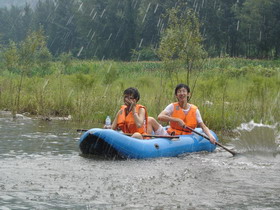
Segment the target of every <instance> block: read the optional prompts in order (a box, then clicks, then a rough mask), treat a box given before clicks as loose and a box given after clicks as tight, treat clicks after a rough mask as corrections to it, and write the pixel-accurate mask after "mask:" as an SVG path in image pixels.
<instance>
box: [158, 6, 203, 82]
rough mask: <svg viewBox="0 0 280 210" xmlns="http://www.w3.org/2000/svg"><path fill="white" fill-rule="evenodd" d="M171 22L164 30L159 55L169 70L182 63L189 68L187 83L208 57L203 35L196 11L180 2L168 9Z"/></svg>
mask: <svg viewBox="0 0 280 210" xmlns="http://www.w3.org/2000/svg"><path fill="white" fill-rule="evenodd" d="M168 17H169V22H168V25H167V29H166V30H165V31H164V32H163V34H162V38H161V42H160V47H159V56H160V58H161V59H162V60H163V61H164V63H165V64H166V67H167V68H168V70H169V72H170V73H172V71H174V69H176V68H178V67H179V66H180V65H181V64H183V65H184V67H185V68H186V69H187V83H189V82H190V73H191V71H192V70H193V69H199V68H200V67H201V62H202V61H203V60H204V58H205V57H206V52H205V51H204V49H203V47H202V36H201V34H200V31H199V26H200V25H199V21H198V18H197V17H196V15H195V13H194V12H193V11H192V10H191V9H188V8H186V5H185V4H179V5H178V6H177V7H174V8H172V9H170V10H168Z"/></svg>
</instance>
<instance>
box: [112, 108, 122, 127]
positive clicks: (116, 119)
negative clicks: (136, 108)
mask: <svg viewBox="0 0 280 210" xmlns="http://www.w3.org/2000/svg"><path fill="white" fill-rule="evenodd" d="M120 112H121V110H119V111H118V113H117V114H116V117H115V119H114V121H113V123H112V126H111V129H113V130H117V123H118V117H119V114H120Z"/></svg>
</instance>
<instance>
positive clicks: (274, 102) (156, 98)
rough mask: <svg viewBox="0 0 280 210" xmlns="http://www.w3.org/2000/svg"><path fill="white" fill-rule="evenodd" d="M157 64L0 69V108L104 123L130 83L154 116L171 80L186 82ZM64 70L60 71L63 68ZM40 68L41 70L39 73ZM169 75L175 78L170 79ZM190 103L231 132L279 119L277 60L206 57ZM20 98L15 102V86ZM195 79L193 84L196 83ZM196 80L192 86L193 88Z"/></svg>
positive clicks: (169, 95) (169, 93)
mask: <svg viewBox="0 0 280 210" xmlns="http://www.w3.org/2000/svg"><path fill="white" fill-rule="evenodd" d="M163 67H164V64H163V63H160V62H114V61H75V60H71V62H69V63H67V65H66V64H64V63H63V62H60V61H57V62H52V63H50V67H49V68H48V71H49V72H47V71H46V69H43V68H41V69H38V68H37V66H30V69H29V70H30V71H29V72H35V69H36V71H37V73H36V74H35V73H34V75H31V74H29V75H28V76H26V77H25V78H24V80H22V81H21V75H20V74H18V73H15V72H10V71H8V70H5V69H1V75H0V109H1V110H13V109H15V107H17V106H18V113H24V112H28V113H30V114H32V115H42V116H45V117H49V116H68V115H71V116H72V118H73V120H75V121H79V122H88V123H91V122H96V123H98V122H99V123H100V122H103V121H104V119H105V117H106V115H110V116H114V115H115V114H116V112H117V110H118V109H119V107H120V105H121V104H122V103H123V101H122V100H123V99H122V92H123V90H124V89H125V88H127V87H130V86H134V87H137V88H138V89H139V91H140V93H141V99H140V101H139V102H140V103H141V104H143V105H145V106H147V108H148V112H149V115H151V116H153V117H157V115H158V114H159V112H160V111H161V110H162V109H164V108H165V106H166V105H168V104H169V103H170V102H173V101H174V100H175V98H174V93H173V91H174V84H172V83H171V80H174V81H176V83H181V82H186V79H187V73H186V71H184V70H180V71H179V72H178V75H179V77H177V76H176V75H171V76H170V74H167V73H166V71H165V70H164V69H163ZM62 70H64V73H63V71H62ZM40 71H42V72H40ZM170 77H173V78H170ZM195 77H196V81H192V80H191V81H190V84H189V85H190V87H191V90H192V98H191V103H194V104H196V105H197V106H198V107H199V108H200V110H201V112H202V115H203V118H204V121H205V122H206V124H207V125H208V126H209V127H211V129H214V130H222V129H223V130H230V129H233V128H235V127H236V126H238V125H240V123H242V122H248V121H250V120H255V121H257V122H260V121H262V122H264V123H269V124H272V123H275V122H279V121H280V112H279V107H280V95H279V92H280V80H279V77H280V68H279V61H261V60H246V59H238V58H220V59H217V58H216V59H209V60H208V61H207V62H206V64H205V66H204V68H203V70H201V71H195V72H193V78H195ZM20 83H21V97H20V99H19V100H20V101H19V103H18V86H19V84H20ZM195 83H196V84H195ZM194 84H195V86H194Z"/></svg>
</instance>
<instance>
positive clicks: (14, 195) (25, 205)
mask: <svg viewBox="0 0 280 210" xmlns="http://www.w3.org/2000/svg"><path fill="white" fill-rule="evenodd" d="M249 124H250V123H249ZM251 124H252V123H251ZM246 125H247V124H246ZM252 126H253V127H254V129H257V130H258V131H257V132H256V130H254V129H251V130H250V128H246V126H243V127H240V128H238V129H239V130H238V132H239V135H240V136H239V138H238V139H237V140H232V141H231V144H230V145H226V146H228V147H229V148H231V149H235V150H237V149H238V151H241V153H242V154H241V155H239V156H236V157H232V156H231V154H230V153H228V152H226V151H224V150H223V149H220V148H218V149H217V150H216V151H215V152H214V153H197V154H188V155H183V156H180V157H177V158H158V159H150V160H104V159H100V158H99V159H97V158H94V159H92V158H91V159H88V158H84V157H82V156H80V155H79V149H78V144H77V143H78V139H79V134H78V133H76V128H79V127H78V126H77V125H75V124H72V123H70V122H68V121H61V120H52V121H50V122H46V121H42V120H37V119H29V118H18V119H16V120H13V119H12V118H11V117H10V115H9V114H7V113H3V112H2V113H1V115H0V170H1V172H0V209H279V206H280V199H279V198H280V175H279V174H280V154H279V147H278V145H277V144H275V141H277V140H278V134H277V133H276V132H275V131H276V130H277V129H276V128H274V127H269V128H268V129H265V131H259V128H260V129H263V127H265V126H262V125H260V126H259V128H258V126H256V125H254V124H253V125H251V127H252ZM260 133H261V135H260ZM266 135H267V136H266ZM260 136H262V138H264V141H267V142H268V144H269V146H268V147H267V146H266V144H260V143H259V142H258V141H257V140H256V139H259V138H260ZM256 142H257V143H256ZM261 142H262V143H263V139H261ZM258 143H259V144H258ZM256 144H257V149H256ZM252 148H253V149H252ZM262 148H263V149H262Z"/></svg>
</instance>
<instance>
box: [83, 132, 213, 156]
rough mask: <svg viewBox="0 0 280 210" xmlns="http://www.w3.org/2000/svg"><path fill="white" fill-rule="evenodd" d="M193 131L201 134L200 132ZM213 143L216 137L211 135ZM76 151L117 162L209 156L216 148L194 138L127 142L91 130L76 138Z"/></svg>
mask: <svg viewBox="0 0 280 210" xmlns="http://www.w3.org/2000/svg"><path fill="white" fill-rule="evenodd" d="M195 131H197V132H199V133H202V130H201V129H200V128H196V129H195ZM211 133H212V134H213V135H214V137H215V138H216V139H218V138H217V136H216V134H215V133H214V132H213V131H211ZM79 148H80V150H81V152H82V154H83V155H97V156H103V157H120V158H136V159H144V158H157V157H176V156H178V155H181V154H184V153H191V152H200V151H208V152H213V151H214V150H215V148H216V145H214V144H211V143H210V141H209V140H207V139H205V138H203V137H201V136H200V135H197V134H191V135H181V136H179V138H173V139H172V137H170V138H151V139H148V140H141V139H136V138H131V137H129V136H126V135H124V134H122V133H119V132H117V131H114V130H110V129H100V128H93V129H90V130H88V131H86V132H85V133H84V134H83V135H82V136H81V138H80V141H79Z"/></svg>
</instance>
